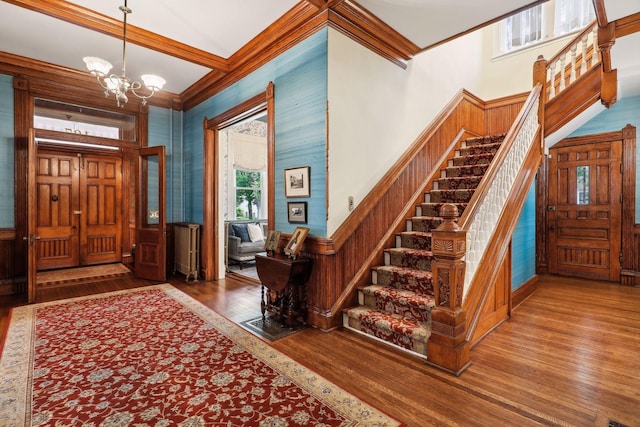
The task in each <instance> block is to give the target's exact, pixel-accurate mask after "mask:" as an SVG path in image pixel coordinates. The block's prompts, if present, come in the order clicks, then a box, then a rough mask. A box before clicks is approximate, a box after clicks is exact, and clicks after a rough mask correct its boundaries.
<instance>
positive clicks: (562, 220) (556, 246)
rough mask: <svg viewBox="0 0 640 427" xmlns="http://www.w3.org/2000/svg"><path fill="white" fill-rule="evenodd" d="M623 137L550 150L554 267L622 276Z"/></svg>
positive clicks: (556, 271)
mask: <svg viewBox="0 0 640 427" xmlns="http://www.w3.org/2000/svg"><path fill="white" fill-rule="evenodd" d="M621 164H622V142H621V141H605V142H598V143H583V144H570V145H569V144H566V145H565V144H563V142H560V143H559V144H558V145H556V146H554V147H552V148H551V149H550V150H549V205H548V207H547V210H548V226H549V228H548V233H549V234H548V241H549V273H551V274H558V275H562V276H573V277H581V278H586V279H595V280H607V281H613V282H619V281H620V257H621V238H622V215H621V211H622V203H621V191H622V173H621Z"/></svg>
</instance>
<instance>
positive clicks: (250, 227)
mask: <svg viewBox="0 0 640 427" xmlns="http://www.w3.org/2000/svg"><path fill="white" fill-rule="evenodd" d="M247 231H249V240H251V241H252V242H262V241H264V234H262V227H260V225H259V224H247Z"/></svg>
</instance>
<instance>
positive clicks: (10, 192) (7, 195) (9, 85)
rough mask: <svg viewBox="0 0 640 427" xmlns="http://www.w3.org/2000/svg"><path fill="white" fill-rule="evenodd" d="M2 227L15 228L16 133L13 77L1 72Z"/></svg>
mask: <svg viewBox="0 0 640 427" xmlns="http://www.w3.org/2000/svg"><path fill="white" fill-rule="evenodd" d="M0 100H2V102H0V182H2V185H0V228H13V227H14V226H15V218H14V215H15V214H14V202H15V195H14V167H13V162H14V149H13V146H14V133H13V116H14V114H13V109H14V107H13V77H11V76H7V75H3V74H0Z"/></svg>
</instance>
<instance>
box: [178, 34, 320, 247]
mask: <svg viewBox="0 0 640 427" xmlns="http://www.w3.org/2000/svg"><path fill="white" fill-rule="evenodd" d="M327 36H328V30H327V29H326V28H325V29H323V30H320V31H319V32H318V33H316V34H314V35H312V36H310V37H309V38H307V39H306V40H304V41H303V42H301V43H299V44H297V45H295V46H294V47H292V48H291V49H289V50H288V51H286V52H285V53H283V54H281V55H280V56H278V57H277V58H275V59H273V60H272V61H270V62H269V63H267V64H265V65H264V66H262V67H261V68H260V69H258V70H256V71H255V72H253V73H251V74H250V75H248V76H247V77H245V78H244V79H242V80H240V81H239V82H237V83H235V84H234V85H232V86H230V87H229V88H227V89H225V90H224V91H222V92H220V93H219V94H217V95H215V96H214V97H212V98H210V99H208V100H207V101H205V102H202V103H201V104H199V105H197V106H196V107H194V108H192V109H190V110H189V111H187V112H186V113H185V123H184V165H185V171H186V173H185V176H184V179H185V187H186V194H185V204H186V219H187V220H188V221H192V222H197V223H202V221H203V218H202V215H203V210H202V185H203V170H202V168H203V151H204V150H203V148H204V147H203V144H204V133H203V129H202V122H203V119H204V118H205V117H206V118H212V117H215V116H217V115H218V114H220V113H222V112H224V111H227V110H229V109H230V108H232V107H234V106H236V105H238V104H239V103H241V102H243V101H245V100H247V99H249V98H251V97H252V96H255V95H257V94H259V93H261V92H264V91H265V89H266V87H267V85H268V84H269V82H273V83H274V86H275V94H274V98H275V204H276V206H275V210H276V218H275V228H276V229H277V230H280V231H283V232H292V231H293V230H294V229H295V224H289V222H288V221H287V200H289V201H292V200H295V201H306V202H307V203H308V205H307V215H308V224H307V226H308V227H309V228H310V234H312V235H315V236H321V237H324V236H325V235H326V229H327V223H326V211H327V209H326V196H325V194H326V105H327ZM297 166H310V167H311V177H310V178H311V179H310V181H311V197H309V198H296V199H286V198H285V197H284V170H285V169H287V168H291V167H297Z"/></svg>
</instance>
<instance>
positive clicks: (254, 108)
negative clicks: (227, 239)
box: [200, 82, 275, 280]
mask: <svg viewBox="0 0 640 427" xmlns="http://www.w3.org/2000/svg"><path fill="white" fill-rule="evenodd" d="M274 89H275V88H274V84H273V82H269V84H268V85H267V88H266V90H265V91H264V92H262V93H259V94H258V95H256V96H254V97H252V98H249V99H247V100H246V101H244V102H242V103H240V104H238V105H236V106H235V107H233V108H231V109H229V110H227V111H225V112H223V113H221V114H219V115H217V116H215V117H213V118H211V119H207V118H206V117H205V119H204V122H203V128H204V129H203V130H204V150H203V154H204V167H203V175H204V177H203V178H204V185H203V188H202V209H203V214H202V219H203V224H202V239H201V246H200V251H201V259H202V274H203V277H204V280H218V279H219V278H221V277H222V276H220V272H224V268H221V266H220V264H221V262H220V258H221V257H220V251H219V244H218V243H219V240H220V239H222V238H224V233H223V232H222V231H221V227H222V223H221V221H220V212H221V209H220V207H219V200H220V195H219V194H218V188H219V186H218V179H219V178H218V177H219V174H220V162H219V161H220V158H219V155H220V154H219V147H218V129H220V128H223V127H226V126H229V125H231V124H233V123H235V122H237V121H240V120H243V119H245V118H248V117H250V116H252V115H254V114H255V113H257V112H259V111H262V110H264V109H266V110H267V193H268V194H267V197H268V199H267V221H268V229H269V230H272V229H273V227H274V224H275V222H274V218H275V195H274V190H275V170H274V169H275V99H274Z"/></svg>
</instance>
